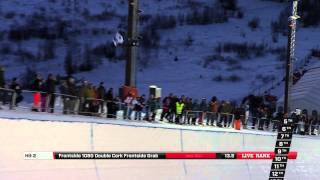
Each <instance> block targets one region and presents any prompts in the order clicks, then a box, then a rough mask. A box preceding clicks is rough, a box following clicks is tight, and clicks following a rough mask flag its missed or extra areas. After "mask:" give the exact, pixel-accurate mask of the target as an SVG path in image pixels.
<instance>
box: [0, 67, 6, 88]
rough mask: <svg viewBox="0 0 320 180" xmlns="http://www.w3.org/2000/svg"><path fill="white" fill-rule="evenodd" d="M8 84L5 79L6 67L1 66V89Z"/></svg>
mask: <svg viewBox="0 0 320 180" xmlns="http://www.w3.org/2000/svg"><path fill="white" fill-rule="evenodd" d="M5 84H6V81H5V78H4V67H3V66H2V65H0V88H4V86H5Z"/></svg>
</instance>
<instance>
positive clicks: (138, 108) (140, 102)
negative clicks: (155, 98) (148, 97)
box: [133, 97, 145, 120]
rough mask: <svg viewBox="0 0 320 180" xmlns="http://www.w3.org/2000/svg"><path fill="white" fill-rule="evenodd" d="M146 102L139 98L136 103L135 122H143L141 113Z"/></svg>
mask: <svg viewBox="0 0 320 180" xmlns="http://www.w3.org/2000/svg"><path fill="white" fill-rule="evenodd" d="M144 101H145V100H144V98H143V97H137V99H136V103H134V109H133V110H134V111H135V115H134V120H141V112H142V110H143V108H144V106H145V102H144Z"/></svg>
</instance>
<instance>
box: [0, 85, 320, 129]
mask: <svg viewBox="0 0 320 180" xmlns="http://www.w3.org/2000/svg"><path fill="white" fill-rule="evenodd" d="M19 96H23V97H24V98H23V101H22V102H17V99H18V97H19ZM39 97H40V98H39ZM37 98H38V99H37ZM36 100H37V101H39V102H38V103H35V101H36ZM20 101H21V99H20ZM0 102H2V104H4V105H7V104H8V105H9V109H10V110H14V109H17V108H18V109H29V110H33V111H37V112H47V113H61V114H66V115H68V114H70V115H84V116H98V117H103V118H111V119H131V120H143V119H148V117H147V116H150V112H147V111H146V110H143V111H139V112H137V111H135V110H134V108H133V106H132V105H127V104H125V103H123V102H121V101H120V100H118V101H108V100H105V99H99V98H84V97H79V96H73V95H68V94H62V93H48V92H42V91H32V90H22V91H21V94H19V93H17V92H16V91H15V90H12V89H7V88H0ZM17 103H18V104H17ZM155 113H156V115H155V117H156V120H159V119H160V114H161V110H157V111H156V112H155ZM136 114H138V116H136ZM171 118H172V119H170V121H171V122H174V119H175V113H173V115H172V116H171ZM254 119H255V121H256V122H255V123H254V122H253V121H254ZM240 120H241V124H242V128H244V129H259V127H261V126H262V128H263V130H277V127H278V126H279V123H280V120H277V119H276V118H267V119H262V118H259V117H254V116H252V115H251V114H246V115H241V116H240ZM192 121H195V123H194V125H206V124H209V125H210V124H211V125H214V126H220V127H229V128H234V122H235V115H234V114H233V113H221V112H210V111H193V110H186V111H185V112H184V113H183V115H182V118H181V119H180V122H179V124H192ZM253 124H254V126H253ZM294 129H295V132H296V133H297V134H299V132H301V131H302V130H303V131H307V132H305V133H306V134H312V133H314V132H315V131H318V132H317V134H319V132H320V121H318V122H314V121H313V122H310V123H307V124H306V123H304V122H302V121H299V122H297V123H296V124H295V126H294Z"/></svg>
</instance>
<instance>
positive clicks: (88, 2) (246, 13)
mask: <svg viewBox="0 0 320 180" xmlns="http://www.w3.org/2000/svg"><path fill="white" fill-rule="evenodd" d="M126 2H127V1H126V0H122V1H120V0H119V1H114V0H113V1H106V0H74V1H71V0H42V1H39V0H1V1H0V22H1V25H0V30H1V33H0V37H1V38H0V39H1V41H0V47H1V49H2V50H1V51H0V52H2V53H0V64H3V65H5V66H6V75H7V79H8V80H9V79H10V78H12V77H14V76H19V77H21V76H23V74H24V73H25V70H26V68H27V67H29V68H30V69H32V70H34V71H36V72H40V73H42V74H43V76H46V75H47V74H48V73H50V72H51V73H54V74H60V75H64V74H65V68H64V66H65V58H66V52H67V50H68V49H69V50H71V51H72V57H73V63H74V64H75V66H80V65H81V64H82V63H83V62H85V61H86V60H88V57H90V56H87V55H88V54H85V51H86V47H88V48H89V49H91V50H93V49H95V48H97V47H100V50H101V47H104V45H109V44H110V43H112V39H113V37H114V35H115V33H116V32H117V31H123V32H126V29H125V26H126V24H127V22H126V15H127V3H126ZM214 2H215V1H212V0H140V9H141V10H143V13H142V14H141V20H140V21H141V23H140V26H139V32H140V34H141V36H142V37H143V38H144V39H147V41H157V46H155V47H151V48H145V47H143V46H141V48H140V52H139V62H138V65H137V70H138V71H137V86H138V88H139V89H140V90H141V92H142V93H147V92H148V91H147V89H148V86H149V85H157V86H159V87H162V88H163V94H165V95H167V94H168V93H169V92H173V93H175V94H179V95H180V94H184V95H187V96H192V97H195V98H202V97H206V98H209V97H212V96H213V95H215V96H217V97H218V98H219V99H230V100H232V99H235V100H238V99H241V98H242V97H244V96H245V95H248V94H249V93H252V92H254V93H259V92H260V93H262V92H263V91H264V90H266V89H268V88H271V87H272V86H276V84H277V83H278V82H279V81H280V80H282V78H283V76H284V71H283V67H284V66H283V63H284V62H283V61H281V60H283V55H284V56H285V47H286V42H287V38H286V36H283V35H282V34H281V33H279V34H278V35H275V36H274V37H273V36H272V28H271V22H274V21H277V20H278V17H279V14H280V12H281V11H282V10H283V9H284V8H286V7H287V6H289V5H290V4H289V3H277V2H274V1H266V0H238V10H239V11H241V12H242V15H243V17H241V15H237V13H238V10H237V11H235V12H231V13H229V14H230V15H229V20H228V21H227V22H223V23H211V24H206V25H197V24H192V23H191V24H190V23H188V22H187V21H188V20H187V17H188V16H190V15H191V14H192V12H193V11H194V10H195V9H196V10H199V14H201V13H202V11H201V9H203V8H206V7H213V6H214ZM213 10H214V11H215V12H216V11H218V10H219V8H213ZM213 10H212V11H213ZM169 15H171V16H173V17H174V18H175V19H176V23H175V26H174V27H169V28H155V29H156V32H152V33H151V35H150V33H144V32H149V31H148V29H149V30H150V29H151V28H149V26H148V25H150V23H151V22H155V18H156V17H157V16H158V17H160V20H163V19H165V18H164V16H166V17H167V16H169ZM183 17H184V18H183ZM254 19H258V25H257V27H256V28H254V29H251V28H250V26H249V25H248V24H250V22H255V21H253V20H254ZM284 19H286V17H285V18H284ZM160 20H159V24H160ZM209 20H210V19H209ZM56 22H59V23H62V24H63V23H66V24H67V25H65V29H64V30H63V31H62V30H61V32H60V33H62V35H61V36H62V37H63V38H58V39H55V40H53V41H48V40H45V39H42V38H30V39H26V40H22V41H15V40H10V38H9V32H10V30H15V29H19V28H21V27H24V26H28V27H33V28H35V29H37V28H43V27H49V30H54V29H55V28H51V27H52V26H54V24H55V23H56ZM156 22H158V21H156ZM253 24H254V23H253ZM298 24H299V22H298ZM60 25H61V24H60ZM169 25H170V23H169ZM62 26H63V25H61V26H60V27H62ZM58 29H59V28H58ZM60 29H61V28H60ZM318 33H319V28H318V27H312V28H311V27H310V28H300V26H299V28H298V31H297V41H296V61H295V65H296V67H300V66H301V65H303V64H304V63H305V60H306V59H307V58H308V57H309V55H310V50H311V49H312V48H318V47H319V42H320V36H319V34H318ZM155 39H157V40H155ZM245 43H247V44H248V45H250V44H251V45H252V44H255V45H257V46H260V45H261V46H262V47H263V50H262V52H259V53H260V54H259V55H253V56H251V57H241V58H240V57H239V54H237V53H235V52H232V51H231V52H230V51H227V52H226V51H222V52H218V51H217V49H216V48H217V47H218V46H219V44H221V45H222V46H223V45H225V44H229V45H230V44H233V45H234V44H238V45H239V44H245ZM50 47H51V48H50ZM107 47H108V46H107ZM281 48H282V49H281ZM46 49H47V50H46ZM50 50H51V51H53V52H54V56H53V57H50V55H49V57H50V58H49V59H44V58H43V57H44V56H45V54H47V53H48V52H50ZM123 50H124V49H123V48H122V47H118V48H117V49H116V57H113V58H111V57H110V56H109V55H106V57H105V56H98V55H97V53H93V54H91V55H92V57H91V60H92V61H89V62H93V64H94V66H95V68H94V69H93V70H91V71H89V72H80V71H78V72H76V73H75V74H74V76H76V77H77V78H79V79H81V78H83V79H87V80H89V81H91V82H93V83H98V82H100V81H104V82H105V84H106V86H107V87H113V88H118V87H120V86H121V85H123V82H124V72H125V63H124V59H125V58H124V56H123V52H124V51H123ZM251 50H252V48H249V51H251ZM110 51H112V48H110V47H109V48H108V49H107V50H106V51H103V52H104V53H107V54H110ZM95 52H96V51H95ZM251 53H252V52H251ZM49 54H50V53H49ZM253 54H254V52H253ZM100 55H101V51H100ZM176 57H177V59H176ZM89 59H90V58H89ZM278 86H281V84H280V85H278ZM204 87H205V88H204ZM199 89H201V90H199ZM273 93H275V94H276V95H280V94H281V93H282V89H281V88H278V89H277V91H275V92H273Z"/></svg>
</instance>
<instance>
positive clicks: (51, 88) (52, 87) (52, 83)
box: [46, 74, 57, 113]
mask: <svg viewBox="0 0 320 180" xmlns="http://www.w3.org/2000/svg"><path fill="white" fill-rule="evenodd" d="M56 84H57V81H56V78H55V76H53V75H52V74H49V75H48V78H47V81H46V92H47V104H48V112H50V113H53V112H54V103H55V99H56V96H55V94H54V93H55V92H56Z"/></svg>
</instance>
